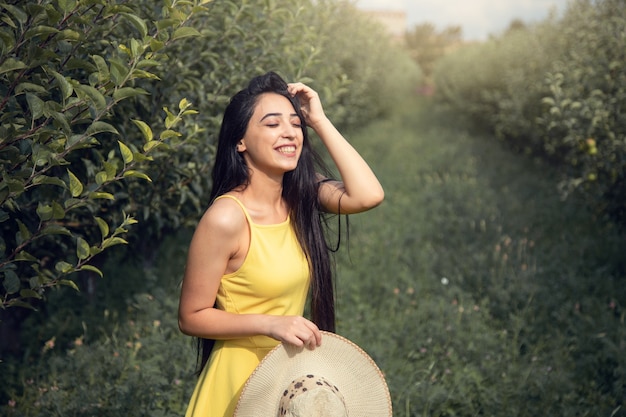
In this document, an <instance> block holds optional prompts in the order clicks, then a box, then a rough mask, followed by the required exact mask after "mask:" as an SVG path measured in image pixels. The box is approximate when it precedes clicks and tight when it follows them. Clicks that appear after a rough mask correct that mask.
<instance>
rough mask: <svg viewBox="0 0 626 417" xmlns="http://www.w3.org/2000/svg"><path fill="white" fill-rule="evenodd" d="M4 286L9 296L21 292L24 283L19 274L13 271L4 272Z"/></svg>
mask: <svg viewBox="0 0 626 417" xmlns="http://www.w3.org/2000/svg"><path fill="white" fill-rule="evenodd" d="M2 286H3V287H4V290H5V291H6V293H7V294H15V293H16V292H18V291H19V290H20V287H21V286H22V283H21V282H20V278H19V277H18V276H17V274H16V273H15V272H13V271H11V270H7V271H5V272H4V279H3V280H2Z"/></svg>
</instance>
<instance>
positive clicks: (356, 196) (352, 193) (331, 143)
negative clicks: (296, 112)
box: [289, 83, 384, 214]
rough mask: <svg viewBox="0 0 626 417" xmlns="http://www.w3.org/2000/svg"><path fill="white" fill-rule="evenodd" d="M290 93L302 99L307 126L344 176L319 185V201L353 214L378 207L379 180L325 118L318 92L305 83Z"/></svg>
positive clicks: (380, 197)
mask: <svg viewBox="0 0 626 417" xmlns="http://www.w3.org/2000/svg"><path fill="white" fill-rule="evenodd" d="M289 92H290V93H291V94H292V95H294V96H296V95H297V96H298V98H299V99H300V102H301V104H302V113H303V114H304V117H305V119H306V120H305V121H306V123H307V125H308V126H310V127H311V128H312V129H313V130H314V131H315V133H316V134H317V135H318V136H319V137H320V139H321V140H322V142H323V143H324V146H325V147H326V149H327V150H328V153H329V154H330V157H331V158H332V160H333V162H334V163H335V165H336V166H337V169H338V171H339V174H340V175H341V181H327V182H322V183H321V184H320V191H319V198H320V202H321V204H322V206H323V207H324V208H325V210H326V211H328V212H331V213H338V212H341V214H352V213H360V212H362V211H366V210H369V209H371V208H373V207H376V206H377V205H379V204H380V203H381V202H382V201H383V198H384V191H383V188H382V186H381V185H380V182H379V181H378V178H376V175H375V174H374V172H372V169H371V168H370V167H369V165H368V164H367V162H365V160H364V159H363V158H362V157H361V155H359V153H358V152H357V151H356V149H354V147H352V145H350V143H348V141H347V140H346V139H345V138H344V137H343V135H342V134H341V133H340V132H339V131H338V130H337V128H335V126H334V125H333V124H332V122H331V121H330V120H329V119H328V117H326V114H325V113H324V109H323V108H322V103H321V101H320V98H319V95H318V94H317V92H316V91H315V90H313V89H311V88H310V87H308V86H307V85H305V84H302V83H292V84H289Z"/></svg>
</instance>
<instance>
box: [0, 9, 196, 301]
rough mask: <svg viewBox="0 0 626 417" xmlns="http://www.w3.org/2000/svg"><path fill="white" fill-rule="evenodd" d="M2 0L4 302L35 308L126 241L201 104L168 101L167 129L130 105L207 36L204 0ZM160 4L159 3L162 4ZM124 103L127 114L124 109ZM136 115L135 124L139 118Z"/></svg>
mask: <svg viewBox="0 0 626 417" xmlns="http://www.w3.org/2000/svg"><path fill="white" fill-rule="evenodd" d="M14 3H15V4H9V3H2V4H0V8H1V9H2V15H3V17H2V26H0V169H1V170H2V171H1V175H2V177H1V178H0V231H1V235H0V281H1V282H2V287H0V307H2V309H5V308H8V307H14V306H22V307H33V305H34V303H35V302H36V300H39V299H42V298H43V297H44V296H45V293H46V291H47V290H49V289H50V288H54V287H58V286H62V285H66V286H70V287H73V288H77V285H76V282H75V280H74V277H75V275H72V274H74V273H76V272H91V273H95V274H98V275H102V273H101V271H100V270H99V269H98V268H97V267H96V266H94V265H93V261H94V258H95V257H96V256H98V255H99V254H101V253H102V252H103V251H105V250H107V249H108V248H110V247H112V246H115V245H118V244H124V243H126V240H125V239H124V235H125V234H126V232H127V231H128V228H129V227H130V226H131V225H133V224H135V223H136V220H135V219H134V218H133V217H132V216H131V215H129V214H127V212H125V210H123V209H122V205H120V204H119V203H120V201H122V200H127V196H128V195H129V192H130V190H131V189H132V187H133V186H134V185H135V184H137V183H138V181H141V182H144V183H145V182H150V181H151V178H150V176H149V175H148V174H147V171H148V167H149V166H150V165H151V164H153V163H154V162H155V160H157V159H158V158H162V157H164V155H166V154H167V151H168V150H169V151H173V150H172V143H173V142H176V141H180V135H181V134H180V133H179V132H177V130H176V128H177V127H178V126H180V125H181V123H182V120H183V118H184V117H186V116H188V115H190V114H192V113H194V111H193V110H191V108H190V106H191V104H190V103H189V102H188V101H187V100H184V99H182V100H180V101H179V102H178V109H176V110H174V111H170V110H169V109H167V108H165V109H164V113H162V116H161V119H162V120H163V123H162V128H161V129H160V130H161V131H160V133H158V134H155V133H154V132H153V129H152V127H151V125H150V124H149V123H146V122H145V121H144V120H141V118H139V117H136V114H135V113H134V112H132V111H129V110H130V109H133V107H134V106H135V104H136V102H137V100H138V99H139V98H140V97H142V96H145V95H147V94H148V91H147V90H146V88H145V86H147V85H150V84H154V83H157V82H158V80H159V75H157V74H158V72H157V71H158V70H159V69H160V67H159V66H160V64H161V63H162V62H163V61H164V60H165V59H166V58H167V55H166V52H167V49H168V47H169V46H170V45H171V44H172V43H174V42H176V41H178V40H180V39H182V38H185V37H189V36H196V35H197V34H198V33H197V31H196V30H195V29H193V28H191V27H189V26H188V25H187V23H188V21H189V19H190V18H191V17H192V16H193V15H194V14H195V13H198V12H200V11H202V10H203V6H202V4H201V2H200V1H199V0H194V1H185V2H177V1H175V0H174V1H172V2H166V4H165V6H164V7H162V8H160V9H156V10H153V12H154V15H156V19H154V20H152V19H150V20H149V19H147V18H145V17H144V16H145V14H144V13H143V12H144V11H145V10H150V7H147V8H145V7H141V6H146V5H147V4H148V3H147V2H146V3H145V4H142V3H143V2H130V1H128V2H115V1H112V0H86V1H75V0H44V1H42V0H39V1H37V0H28V1H20V2H14ZM152 8H154V5H152ZM116 113H117V114H118V115H119V114H120V113H124V114H125V116H124V117H123V118H119V117H114V114H116ZM131 126H132V128H131Z"/></svg>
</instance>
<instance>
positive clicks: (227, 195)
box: [214, 194, 254, 225]
mask: <svg viewBox="0 0 626 417" xmlns="http://www.w3.org/2000/svg"><path fill="white" fill-rule="evenodd" d="M221 198H230V199H231V200H234V201H235V202H236V203H237V204H239V207H241V210H243V214H244V215H245V216H246V220H248V224H249V225H253V224H254V222H253V221H252V218H251V217H250V213H248V210H246V206H244V205H243V203H242V202H241V201H240V200H239V199H238V198H237V197H235V196H234V195H230V194H222V195H221V196H219V197H217V198H216V199H215V200H214V201H217V200H219V199H221Z"/></svg>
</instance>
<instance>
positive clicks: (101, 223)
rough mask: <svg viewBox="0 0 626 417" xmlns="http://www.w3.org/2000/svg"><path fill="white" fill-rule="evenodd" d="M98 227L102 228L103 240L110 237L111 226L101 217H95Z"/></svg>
mask: <svg viewBox="0 0 626 417" xmlns="http://www.w3.org/2000/svg"><path fill="white" fill-rule="evenodd" d="M94 219H95V220H96V223H97V224H98V227H99V228H100V234H101V235H102V239H104V238H105V237H107V236H108V235H109V225H108V224H107V222H105V221H104V220H103V219H102V218H100V217H94Z"/></svg>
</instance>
